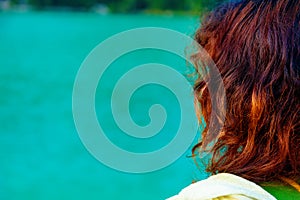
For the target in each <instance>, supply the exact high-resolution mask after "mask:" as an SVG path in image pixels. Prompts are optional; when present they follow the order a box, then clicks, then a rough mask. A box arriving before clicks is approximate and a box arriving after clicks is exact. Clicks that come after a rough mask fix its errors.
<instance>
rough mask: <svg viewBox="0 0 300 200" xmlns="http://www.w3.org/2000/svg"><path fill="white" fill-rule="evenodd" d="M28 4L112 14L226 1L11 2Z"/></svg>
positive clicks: (188, 8) (200, 7)
mask: <svg viewBox="0 0 300 200" xmlns="http://www.w3.org/2000/svg"><path fill="white" fill-rule="evenodd" d="M11 1H12V2H13V3H15V4H18V3H24V2H25V3H28V4H30V5H32V6H33V7H36V8H39V9H43V8H47V7H72V8H75V9H76V8H77V9H86V10H89V9H91V8H93V7H94V6H95V5H105V6H107V7H108V8H109V10H110V11H112V12H139V11H145V10H148V11H149V10H150V11H151V10H152V11H164V10H171V11H201V10H207V9H211V8H213V7H214V6H216V5H217V4H220V3H222V2H224V1H226V0H11Z"/></svg>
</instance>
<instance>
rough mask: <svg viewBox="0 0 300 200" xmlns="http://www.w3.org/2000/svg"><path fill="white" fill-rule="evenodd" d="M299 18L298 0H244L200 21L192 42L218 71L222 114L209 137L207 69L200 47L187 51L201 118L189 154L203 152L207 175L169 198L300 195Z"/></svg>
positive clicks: (209, 110)
mask: <svg viewBox="0 0 300 200" xmlns="http://www.w3.org/2000/svg"><path fill="white" fill-rule="evenodd" d="M299 20H300V1H298V0H243V1H238V2H233V3H226V4H224V5H222V6H220V7H218V8H217V9H216V10H214V11H213V12H211V13H210V14H209V15H208V16H207V17H206V18H205V19H204V20H203V21H202V24H201V27H200V28H199V29H198V31H197V32H196V34H195V40H196V41H197V42H198V43H199V44H200V45H201V46H202V47H203V48H204V49H205V50H206V51H207V53H208V54H209V55H210V57H211V58H212V59H213V61H214V62H215V64H216V66H217V68H218V70H219V73H220V75H221V78H222V80H223V84H224V90H225V93H226V116H225V120H224V124H223V127H222V129H220V131H219V133H218V137H217V138H215V140H213V139H212V137H211V136H210V135H209V133H208V132H209V131H208V127H209V124H210V115H211V114H212V112H213V109H212V108H213V106H212V103H211V102H212V101H211V97H210V94H209V89H208V86H207V85H208V84H207V81H204V80H206V77H205V76H207V75H203V74H202V72H203V70H202V69H201V68H200V67H201V66H199V64H198V63H201V61H199V60H200V59H201V55H199V54H200V53H198V54H195V55H193V56H192V58H193V59H194V62H195V65H196V66H197V73H198V76H197V77H198V78H197V80H196V81H195V86H194V93H195V97H196V104H198V105H200V109H197V111H198V112H199V115H200V119H199V121H200V123H202V121H203V120H204V122H205V124H206V128H205V129H204V131H203V133H202V140H201V142H200V143H199V144H197V145H196V146H195V147H194V151H193V152H194V156H195V157H197V156H201V154H202V153H203V152H204V151H208V150H209V152H210V155H211V158H210V161H209V162H208V163H207V168H206V171H207V172H209V173H211V174H212V176H211V177H210V178H208V179H206V180H203V181H199V182H197V183H194V184H192V185H190V186H188V187H187V188H185V189H184V190H182V191H181V192H180V193H179V195H176V196H174V197H172V198H170V199H172V200H173V199H174V200H175V199H178V200H183V199H184V200H201V199H243V200H245V199H263V200H268V199H284V200H287V199H293V200H296V199H299V200H300V186H299V180H300V147H299V144H300V22H299ZM208 71H209V70H208ZM220 98H221V97H220ZM217 99H218V97H217ZM201 119H202V120H201ZM212 142H213V145H212V147H211V148H208V146H210V145H209V144H211V143H212Z"/></svg>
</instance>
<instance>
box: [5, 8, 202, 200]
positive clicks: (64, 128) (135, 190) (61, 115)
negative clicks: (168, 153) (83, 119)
mask: <svg viewBox="0 0 300 200" xmlns="http://www.w3.org/2000/svg"><path fill="white" fill-rule="evenodd" d="M144 26H158V27H165V28H170V29H174V30H178V31H180V32H182V33H185V34H188V35H191V34H192V33H193V32H194V31H195V29H196V28H197V26H198V24H197V19H195V18H192V17H178V16H176V17H175V16H146V15H106V16H102V15H96V14H87V13H63V12H61V13H55V12H27V13H0V27H1V28H0V58H1V59H0V63H1V70H0V148H1V151H0V155H1V164H0V199H83V198H87V199H112V200H114V199H131V200H134V199H144V200H148V199H149V200H153V199H164V198H166V197H169V196H172V195H174V194H176V193H178V192H179V191H180V189H181V188H183V187H184V186H186V185H188V184H190V183H191V181H192V180H193V179H195V178H202V177H204V176H205V174H201V173H198V172H197V170H196V167H195V166H194V164H193V161H192V160H191V159H188V158H186V155H189V152H188V151H187V152H186V153H185V154H184V155H183V156H182V157H181V158H180V159H179V160H177V161H176V162H175V163H173V164H172V165H170V166H168V167H166V168H164V169H161V170H159V171H156V172H151V173H147V174H128V173H123V172H119V171H116V170H113V169H110V168H109V167H106V166H105V165H103V164H101V163H100V162H99V161H97V160H96V159H95V158H94V157H92V156H91V155H90V154H89V152H88V151H87V150H86V149H85V147H84V146H83V144H82V143H81V141H80V139H79V136H78V134H77V131H76V129H75V125H74V122H73V117H72V89H73V83H74V80H75V77H76V73H77V71H78V69H79V67H80V65H81V63H82V61H83V60H84V58H85V57H86V56H87V55H88V53H89V52H90V51H91V50H92V49H93V48H94V47H95V46H96V45H97V44H99V43H100V42H101V41H103V40H105V39H106V38H108V37H109V36H112V35H114V34H116V33H119V32H121V31H124V30H128V29H131V28H136V27H144ZM147 62H160V63H165V64H168V65H173V66H174V68H176V69H177V70H178V71H181V72H184V71H185V62H184V61H183V60H180V59H179V58H176V57H174V55H171V54H168V53H162V52H159V51H155V50H153V51H145V52H136V53H135V54H128V55H127V57H124V58H120V60H118V61H117V62H115V63H113V66H112V68H111V70H110V71H109V70H108V72H107V77H106V78H104V79H103V80H101V81H100V83H99V85H101V87H99V88H98V90H97V93H96V102H98V103H96V109H97V114H98V118H99V119H100V120H101V122H103V124H104V128H105V129H106V130H107V132H109V133H110V134H109V135H108V137H109V138H110V139H111V140H112V141H113V142H114V143H116V144H117V145H118V146H120V147H122V148H124V149H126V150H129V151H135V152H147V151H153V150H155V149H158V148H161V147H162V146H164V144H165V143H167V142H168V141H169V140H170V138H172V137H173V135H172V134H173V132H174V131H176V130H175V129H176V127H177V125H176V124H178V121H179V120H180V119H178V117H177V114H178V113H179V112H180V111H178V109H177V108H176V107H178V102H177V101H176V99H175V100H174V97H173V96H172V94H171V93H170V92H168V91H166V90H165V89H164V88H161V87H159V86H153V87H149V88H147V86H145V88H141V90H138V91H137V92H136V93H135V94H134V98H135V99H136V102H135V103H133V104H132V108H131V109H132V110H133V112H132V113H133V114H132V117H133V119H134V120H136V122H137V123H139V124H141V125H145V124H147V123H148V122H149V118H148V117H147V109H148V107H149V105H151V104H153V102H155V103H157V102H158V103H161V104H163V105H165V106H166V110H169V112H170V113H171V114H169V116H170V118H169V119H168V120H169V121H168V122H167V123H166V125H168V126H169V128H168V127H167V128H166V129H164V131H165V135H166V136H165V137H160V138H159V139H158V140H155V139H154V141H151V140H147V141H141V140H132V141H130V138H128V137H125V136H122V133H121V132H120V131H119V130H118V129H117V128H116V126H115V124H114V123H113V120H112V118H111V117H109V116H110V114H109V112H110V111H109V109H108V106H106V107H105V106H104V107H103V106H102V104H101V97H102V96H106V97H108V96H109V91H110V90H111V87H112V85H113V84H114V83H115V81H116V79H117V78H116V77H118V76H120V75H121V74H122V73H123V72H124V70H127V69H129V68H130V67H132V66H135V65H138V64H141V63H147ZM117 66H125V67H123V68H121V67H119V68H116V67H117ZM110 74H111V75H110ZM110 77H115V78H110ZM142 89H144V90H142ZM103 91H104V92H103ZM145 94H146V95H145ZM162 94H163V95H162ZM101 106H102V107H101ZM107 116H108V117H107ZM167 133H169V135H168V134H167ZM131 139H132V138H131Z"/></svg>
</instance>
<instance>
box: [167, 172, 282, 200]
mask: <svg viewBox="0 0 300 200" xmlns="http://www.w3.org/2000/svg"><path fill="white" fill-rule="evenodd" d="M167 200H276V198H275V197H273V196H272V195H271V194H269V193H268V192H267V191H265V190H264V189H263V188H261V187H260V186H258V185H256V184H255V183H253V182H251V181H248V180H246V179H244V178H241V177H239V176H236V175H233V174H227V173H220V174H217V175H214V176H211V177H209V178H208V179H205V180H203V181H199V182H196V183H193V184H191V185H189V186H188V187H186V188H184V189H183V190H182V191H181V192H180V193H179V194H178V195H176V196H173V197H171V198H168V199H167Z"/></svg>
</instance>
